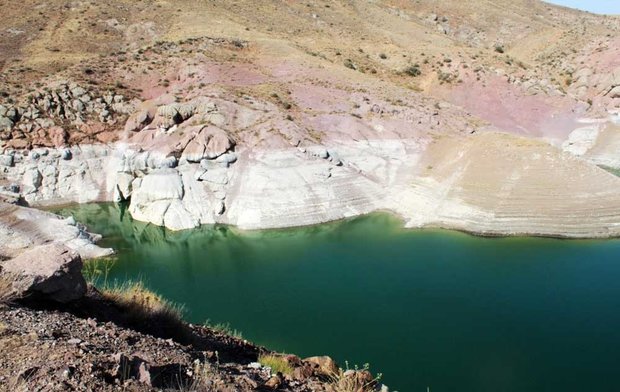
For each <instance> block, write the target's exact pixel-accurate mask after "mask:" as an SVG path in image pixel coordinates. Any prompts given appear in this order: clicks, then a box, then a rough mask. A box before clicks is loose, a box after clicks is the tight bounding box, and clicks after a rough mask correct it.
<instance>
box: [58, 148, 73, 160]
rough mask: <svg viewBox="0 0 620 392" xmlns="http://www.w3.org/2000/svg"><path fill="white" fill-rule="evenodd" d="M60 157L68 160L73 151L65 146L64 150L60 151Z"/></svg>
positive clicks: (71, 156)
mask: <svg viewBox="0 0 620 392" xmlns="http://www.w3.org/2000/svg"><path fill="white" fill-rule="evenodd" d="M60 157H61V158H62V159H63V160H65V161H68V160H70V159H71V158H73V153H72V152H71V150H70V149H68V148H65V149H64V150H62V153H61V155H60Z"/></svg>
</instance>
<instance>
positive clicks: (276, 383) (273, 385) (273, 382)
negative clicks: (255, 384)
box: [264, 376, 282, 390]
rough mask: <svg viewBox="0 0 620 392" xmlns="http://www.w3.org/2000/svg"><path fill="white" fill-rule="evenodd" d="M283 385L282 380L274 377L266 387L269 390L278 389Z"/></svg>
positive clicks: (268, 381)
mask: <svg viewBox="0 0 620 392" xmlns="http://www.w3.org/2000/svg"><path fill="white" fill-rule="evenodd" d="M281 384H282V380H281V379H280V377H278V376H272V377H271V378H270V379H269V380H267V382H265V385H264V387H265V388H268V389H274V390H275V389H278V388H279V387H280V385H281Z"/></svg>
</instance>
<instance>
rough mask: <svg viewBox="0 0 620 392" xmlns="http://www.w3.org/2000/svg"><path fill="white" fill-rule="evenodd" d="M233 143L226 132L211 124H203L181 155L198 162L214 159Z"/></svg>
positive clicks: (232, 145) (231, 146)
mask: <svg viewBox="0 0 620 392" xmlns="http://www.w3.org/2000/svg"><path fill="white" fill-rule="evenodd" d="M234 145H235V143H234V142H233V140H232V139H231V138H230V137H229V136H228V133H227V132H226V131H224V130H223V129H221V128H218V127H216V126H213V125H209V126H205V127H204V128H202V129H201V130H200V132H199V133H198V135H196V137H194V138H193V139H192V140H191V141H190V142H189V143H188V144H187V146H186V147H185V150H183V156H182V157H184V158H185V159H187V161H188V162H200V161H201V160H203V159H215V158H217V157H219V156H221V155H222V154H224V153H225V152H227V151H228V150H230V149H231V148H233V147H234Z"/></svg>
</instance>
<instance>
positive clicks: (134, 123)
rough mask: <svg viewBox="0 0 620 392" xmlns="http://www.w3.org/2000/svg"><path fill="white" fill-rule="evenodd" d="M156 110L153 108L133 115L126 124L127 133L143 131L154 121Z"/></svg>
mask: <svg viewBox="0 0 620 392" xmlns="http://www.w3.org/2000/svg"><path fill="white" fill-rule="evenodd" d="M156 110H157V109H156V108H155V107H154V106H153V107H149V108H146V109H144V110H141V111H139V112H137V113H135V114H133V115H132V116H131V117H129V119H128V120H127V122H126V123H125V131H127V132H137V131H140V130H142V128H144V127H145V126H147V125H149V124H150V123H151V121H153V118H154V117H155V112H156Z"/></svg>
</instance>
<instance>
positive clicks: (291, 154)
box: [5, 133, 620, 237]
mask: <svg viewBox="0 0 620 392" xmlns="http://www.w3.org/2000/svg"><path fill="white" fill-rule="evenodd" d="M32 154H33V152H30V155H32ZM71 154H72V158H71V159H69V160H65V159H63V157H62V154H61V153H60V151H59V150H49V151H47V152H45V151H41V152H40V156H39V157H38V158H37V159H36V160H33V159H32V158H30V157H29V156H23V155H22V154H20V153H15V154H14V155H12V156H13V157H14V159H15V162H16V163H15V164H14V166H12V167H7V181H8V182H7V185H5V192H8V191H9V190H10V189H13V190H18V191H19V192H22V193H21V194H20V195H19V196H21V197H23V199H24V200H26V202H28V203H30V204H32V205H48V204H56V203H59V202H63V203H64V202H90V201H105V200H107V201H112V200H117V201H118V200H127V199H128V200H129V202H130V205H129V212H130V213H131V215H132V216H133V217H134V218H135V219H137V220H140V221H145V222H150V223H153V224H156V225H160V226H166V227H168V228H169V229H172V230H181V229H189V228H194V227H197V226H199V225H201V224H212V223H216V222H217V223H226V224H232V225H236V226H238V227H240V228H243V229H261V228H276V227H288V226H300V225H309V224H315V223H321V222H326V221H331V220H335V219H341V218H345V217H351V216H356V215H360V214H365V213H368V212H371V211H376V210H391V211H394V212H396V213H397V214H399V215H400V216H402V217H403V218H404V220H405V224H406V225H407V226H408V227H426V226H439V227H447V228H457V229H461V230H467V231H472V232H477V233H482V234H489V235H501V234H534V235H548V236H565V237H607V236H618V235H620V178H619V177H616V176H614V175H612V174H610V173H609V172H607V171H605V170H603V169H601V168H599V167H597V166H596V165H594V164H592V163H590V162H588V161H587V160H585V159H583V158H582V157H579V156H576V154H573V153H569V152H564V151H562V150H561V149H558V148H556V147H553V146H551V145H549V144H547V143H544V142H542V141H536V140H529V139H524V138H521V137H516V136H511V135H508V134H502V133H480V134H475V135H470V136H466V137H465V136H463V137H449V138H448V137H446V138H437V139H435V140H433V139H431V138H424V137H423V138H419V139H393V140H363V141H346V142H341V143H337V142H333V143H332V144H331V145H330V146H321V145H311V146H307V147H303V148H302V147H298V148H293V147H290V148H279V149H252V150H250V149H245V148H243V147H237V148H236V150H235V151H234V152H233V151H230V150H229V151H227V152H225V153H223V154H221V155H219V156H218V157H217V158H214V159H207V158H205V159H202V160H201V161H200V162H192V161H189V160H187V159H184V158H180V159H177V158H175V157H174V156H172V155H165V154H164V153H161V152H158V151H142V152H138V151H135V150H133V149H131V148H130V147H128V146H127V145H126V144H122V143H119V144H116V145H112V146H110V147H103V146H82V147H80V148H74V149H71ZM577 155H578V154H577ZM35 170H37V171H39V172H40V173H41V176H40V177H39V176H38V175H36V174H35V173H34V171H35ZM16 188H18V189H16Z"/></svg>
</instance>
